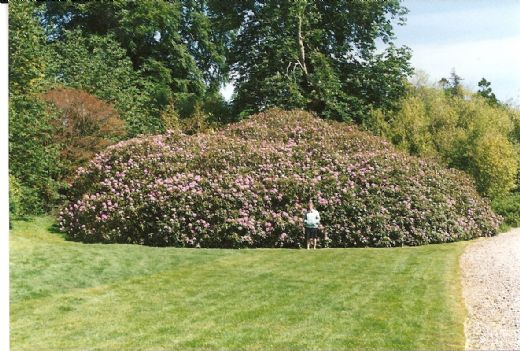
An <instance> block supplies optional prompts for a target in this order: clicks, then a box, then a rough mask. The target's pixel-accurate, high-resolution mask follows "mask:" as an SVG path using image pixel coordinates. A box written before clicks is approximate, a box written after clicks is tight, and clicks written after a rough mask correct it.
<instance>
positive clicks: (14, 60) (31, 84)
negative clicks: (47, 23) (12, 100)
mask: <svg viewBox="0 0 520 351" xmlns="http://www.w3.org/2000/svg"><path fill="white" fill-rule="evenodd" d="M37 6H38V5H37V4H36V3H35V2H30V1H13V2H11V3H10V4H9V95H10V96H20V95H27V94H32V93H34V92H39V91H41V90H42V89H43V87H44V85H45V71H46V69H47V65H48V64H49V56H48V54H49V51H48V48H47V47H46V46H45V35H44V32H43V29H42V28H41V27H40V25H39V24H38V21H37V19H36V11H37Z"/></svg>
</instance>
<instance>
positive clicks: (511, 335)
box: [461, 228, 520, 350]
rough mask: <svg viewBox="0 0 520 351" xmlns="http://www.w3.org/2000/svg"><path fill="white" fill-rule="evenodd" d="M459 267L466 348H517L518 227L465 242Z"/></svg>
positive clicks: (519, 320) (519, 325)
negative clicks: (460, 270)
mask: <svg viewBox="0 0 520 351" xmlns="http://www.w3.org/2000/svg"><path fill="white" fill-rule="evenodd" d="M461 269H462V286H463V293H464V299H465V301H466V307H467V309H468V317H467V319H466V323H465V331H466V349H470V350H520V228H516V229H513V230H511V231H509V232H507V233H504V234H499V235H498V236H496V237H492V238H485V239H479V240H478V241H476V242H475V243H474V244H471V245H469V246H468V247H467V249H466V251H465V252H464V254H463V255H462V257H461Z"/></svg>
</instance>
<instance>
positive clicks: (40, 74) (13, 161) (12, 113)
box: [9, 1, 60, 214]
mask: <svg viewBox="0 0 520 351" xmlns="http://www.w3.org/2000/svg"><path fill="white" fill-rule="evenodd" d="M37 12H38V5H37V4H36V3H34V2H24V1H13V2H12V3H11V4H9V174H10V176H11V177H10V178H11V180H12V181H13V184H18V186H19V197H20V204H19V206H17V208H16V211H17V214H27V213H38V212H43V211H46V210H48V209H49V208H50V207H51V206H52V204H53V203H55V201H56V200H57V199H58V188H59V184H58V183H57V182H56V181H55V179H56V177H55V176H56V174H58V173H59V172H60V164H59V162H58V152H59V146H58V145H56V144H54V143H53V142H52V134H53V128H52V126H51V123H52V121H53V120H54V118H55V116H54V115H53V114H52V113H48V111H47V110H46V108H45V105H44V103H43V102H42V101H41V99H40V98H39V94H40V93H41V92H43V91H44V90H45V89H46V87H47V86H48V85H49V82H48V81H47V79H46V72H47V70H48V67H49V63H50V57H49V51H48V50H47V47H46V46H45V35H44V32H43V29H42V28H41V27H40V25H39V23H38V18H37Z"/></svg>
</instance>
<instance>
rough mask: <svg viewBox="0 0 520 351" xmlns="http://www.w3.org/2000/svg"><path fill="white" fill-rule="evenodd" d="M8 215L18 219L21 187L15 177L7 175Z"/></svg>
mask: <svg viewBox="0 0 520 351" xmlns="http://www.w3.org/2000/svg"><path fill="white" fill-rule="evenodd" d="M9 214H10V215H11V216H12V217H14V218H17V217H20V216H22V215H23V212H22V185H21V184H20V182H19V181H18V180H17V179H16V177H15V176H13V175H11V174H9Z"/></svg>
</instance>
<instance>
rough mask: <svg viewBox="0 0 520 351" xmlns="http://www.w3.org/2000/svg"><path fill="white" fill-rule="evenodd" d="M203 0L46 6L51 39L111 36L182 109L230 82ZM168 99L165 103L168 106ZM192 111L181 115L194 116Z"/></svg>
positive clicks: (93, 2)
mask: <svg viewBox="0 0 520 351" xmlns="http://www.w3.org/2000/svg"><path fill="white" fill-rule="evenodd" d="M205 3H206V2H205V1H203V0H179V1H159V0H149V1H126V0H114V1H90V2H47V3H46V7H47V9H46V17H45V21H44V24H45V25H46V28H47V30H48V34H49V37H50V38H53V39H54V40H63V39H64V38H65V31H66V30H70V29H80V30H81V31H82V32H83V33H85V34H89V35H92V34H94V35H100V36H105V35H110V36H112V37H113V38H115V40H116V41H117V42H118V43H119V45H120V46H121V47H122V48H123V49H124V50H126V53H127V55H128V57H129V58H130V59H131V61H132V64H133V67H134V69H135V70H140V71H142V72H145V73H146V74H147V76H148V77H149V78H150V79H151V80H152V81H154V82H156V83H157V80H160V82H158V83H159V84H162V85H166V86H167V87H168V89H169V90H170V91H171V93H172V94H173V98H174V99H175V102H176V105H177V106H178V107H179V108H181V109H182V108H183V107H184V106H190V105H193V103H194V102H195V101H201V100H203V98H204V96H205V95H206V94H212V93H214V92H215V91H218V89H219V87H220V84H221V83H222V82H223V80H224V79H225V74H224V73H225V65H224V50H225V49H224V46H223V44H222V42H221V37H220V36H219V35H218V33H217V31H215V30H214V29H213V25H212V17H211V16H210V15H209V12H208V11H209V9H208V7H207V5H206V4H205ZM168 102H169V101H168V99H165V101H163V103H164V105H163V107H164V108H165V107H166V105H167V104H168ZM191 112H192V111H190V109H189V108H187V110H186V111H184V110H182V111H181V114H186V115H189V114H190V113H191Z"/></svg>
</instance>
